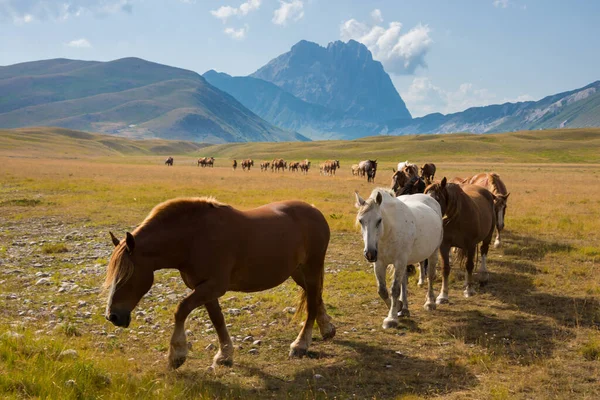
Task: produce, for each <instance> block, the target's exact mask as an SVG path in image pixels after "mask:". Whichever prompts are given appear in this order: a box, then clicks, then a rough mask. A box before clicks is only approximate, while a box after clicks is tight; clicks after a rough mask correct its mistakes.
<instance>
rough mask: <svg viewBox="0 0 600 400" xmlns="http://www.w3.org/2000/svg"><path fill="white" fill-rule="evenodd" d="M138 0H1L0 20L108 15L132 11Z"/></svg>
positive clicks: (56, 18) (59, 19)
mask: <svg viewBox="0 0 600 400" xmlns="http://www.w3.org/2000/svg"><path fill="white" fill-rule="evenodd" d="M135 1H137V0H0V21H1V20H7V19H8V20H12V21H13V22H14V23H23V22H25V23H27V22H31V21H34V20H42V21H43V20H51V21H64V20H66V19H69V18H72V17H79V16H81V15H84V14H92V15H95V16H106V15H109V14H114V13H117V12H127V13H131V12H132V10H133V2H135Z"/></svg>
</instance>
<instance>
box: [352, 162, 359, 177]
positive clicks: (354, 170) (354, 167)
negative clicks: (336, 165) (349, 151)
mask: <svg viewBox="0 0 600 400" xmlns="http://www.w3.org/2000/svg"><path fill="white" fill-rule="evenodd" d="M350 169H351V170H352V176H358V174H359V173H360V169H359V168H358V164H352V167H350Z"/></svg>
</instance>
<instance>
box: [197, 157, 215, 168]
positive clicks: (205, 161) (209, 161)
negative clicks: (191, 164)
mask: <svg viewBox="0 0 600 400" xmlns="http://www.w3.org/2000/svg"><path fill="white" fill-rule="evenodd" d="M214 165H215V158H214V157H201V158H199V159H198V166H199V167H200V166H202V168H204V167H211V168H212V167H214Z"/></svg>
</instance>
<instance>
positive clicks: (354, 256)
mask: <svg viewBox="0 0 600 400" xmlns="http://www.w3.org/2000/svg"><path fill="white" fill-rule="evenodd" d="M446 140H448V139H446ZM3 154H4V155H2V156H0V165H1V166H2V167H1V168H2V169H1V175H0V185H1V186H0V197H1V200H0V260H1V266H0V285H1V287H2V294H1V296H2V297H1V299H2V304H3V307H2V310H1V311H0V326H2V328H0V336H2V335H3V334H5V333H6V332H12V333H17V334H22V335H23V337H21V338H15V337H8V336H6V335H4V336H2V338H1V339H0V366H1V368H0V397H42V398H45V397H52V398H69V397H72V398H76V397H77V398H96V397H103V398H198V397H202V398H217V397H220V398H224V397H235V398H261V399H262V398H378V399H379V398H404V397H406V398H426V397H431V396H439V397H442V398H448V399H464V398H473V399H484V398H492V399H503V398H506V399H509V398H510V399H512V398H544V399H545V398H590V399H592V398H598V397H599V396H600V383H599V381H598V379H599V378H598V376H600V360H599V359H598V354H600V345H599V343H600V332H599V327H600V275H599V273H598V259H599V257H600V237H599V232H600V218H599V214H600V167H599V166H596V165H575V164H572V165H571V164H569V165H567V164H564V165H561V164H547V165H525V164H516V163H507V162H505V161H506V160H504V159H498V160H496V161H494V162H482V161H480V160H479V159H480V158H481V154H478V155H477V157H474V159H476V161H472V159H470V158H469V156H464V157H463V158H462V159H463V162H462V163H454V162H451V161H446V162H436V161H437V160H438V158H443V157H442V156H441V155H440V157H438V156H437V154H435V153H431V154H430V155H428V157H427V159H411V157H406V156H405V155H403V154H399V155H398V157H397V159H398V160H400V159H406V158H409V159H410V160H411V161H415V162H416V161H434V162H436V164H437V167H438V173H437V176H438V177H440V178H441V177H442V176H448V177H454V176H466V175H470V174H474V173H475V172H479V171H491V170H494V171H496V172H497V173H499V174H500V175H501V177H502V178H503V180H504V181H505V182H506V184H507V186H508V188H509V190H510V192H511V197H510V200H509V208H508V213H507V219H506V230H507V232H506V234H505V246H504V247H503V248H502V249H499V250H491V254H490V258H489V265H488V267H489V269H490V283H489V285H488V286H487V287H485V288H482V289H480V290H479V291H478V294H477V295H476V296H475V297H473V298H470V299H464V298H462V295H461V293H462V290H461V288H462V279H463V276H464V274H463V273H462V271H460V270H457V269H453V271H452V273H451V277H452V285H451V287H450V298H451V304H450V305H448V306H440V307H438V309H437V310H436V311H434V312H431V313H428V312H425V311H424V310H423V309H422V308H421V305H422V303H423V301H424V296H425V292H424V289H421V288H418V287H417V286H416V283H415V282H414V280H413V279H411V282H410V288H409V305H410V308H411V311H412V317H411V318H410V319H406V320H403V322H402V326H401V329H399V330H393V331H383V330H382V329H381V327H380V325H381V319H382V318H383V317H384V315H385V313H386V310H385V307H384V305H383V302H382V301H381V300H380V299H379V297H378V295H377V292H376V288H375V279H374V277H373V276H372V271H371V268H370V266H369V265H368V263H367V262H366V261H364V259H363V258H362V241H361V238H360V234H359V233H358V232H357V231H356V228H355V227H354V217H355V209H354V207H353V198H352V194H353V192H354V190H355V189H357V190H359V191H360V193H361V194H362V195H363V196H366V195H368V194H369V192H370V191H371V189H372V188H373V187H374V186H373V185H371V184H367V182H366V181H364V180H361V179H359V178H355V177H352V176H351V174H350V171H349V166H350V163H349V162H344V163H342V169H341V170H340V171H338V175H337V176H336V177H322V176H319V175H318V171H316V169H315V168H313V169H312V170H311V172H310V173H309V175H308V176H302V175H301V174H293V175H292V174H290V173H289V172H287V171H286V172H285V173H284V174H272V173H270V172H267V173H261V172H260V170H259V169H258V168H257V169H253V170H252V171H250V172H242V171H241V170H240V169H238V170H237V171H235V172H233V171H232V170H231V168H230V166H229V163H228V162H227V163H226V164H225V165H226V166H224V167H216V168H213V169H208V168H204V169H203V168H197V167H195V166H193V161H194V159H195V156H192V155H189V156H188V157H187V158H186V157H184V156H178V157H176V160H175V166H174V167H172V168H170V167H165V166H164V165H163V164H162V161H163V157H162V156H139V157H135V158H119V159H118V160H114V159H111V158H100V159H98V158H96V157H92V158H90V157H88V156H85V157H79V158H77V159H52V158H45V157H38V158H36V159H34V160H33V159H31V158H29V154H28V153H27V152H26V151H24V150H20V151H13V152H12V153H11V154H10V155H6V153H3ZM356 154H360V153H359V152H358V151H357V153H356ZM310 156H311V155H310V154H307V155H306V157H308V158H311V157H310ZM360 158H363V157H359V156H358V155H357V156H356V158H355V159H356V160H358V159H360ZM348 161H351V158H348ZM221 165H223V163H221ZM392 166H393V162H392V161H391V160H390V161H388V162H385V163H383V165H382V167H381V168H380V172H378V175H377V184H380V185H382V186H388V185H389V179H390V176H391V167H392ZM388 170H389V172H387V171H388ZM194 195H203V196H204V195H212V196H215V197H216V198H217V199H219V200H221V201H223V202H227V203H230V204H232V205H234V206H236V207H239V208H243V209H247V208H251V207H255V206H257V205H260V204H264V203H266V202H270V201H276V200H281V199H290V198H297V199H301V200H304V201H307V202H309V203H312V204H315V206H317V207H318V208H319V209H320V210H321V211H322V212H323V214H324V215H325V216H326V218H327V220H328V222H329V224H330V226H331V228H332V232H333V234H332V239H331V244H330V249H329V252H328V255H327V260H326V268H327V274H326V286H325V292H324V296H325V301H326V303H327V306H328V309H329V312H330V314H331V315H332V317H333V318H334V323H335V324H336V325H337V328H338V336H337V337H336V338H335V339H334V340H333V341H331V342H322V341H321V340H319V338H318V337H317V336H315V341H314V342H313V345H312V347H311V353H310V357H308V358H305V359H302V360H294V359H292V360H290V359H288V358H287V349H288V346H289V344H290V343H291V341H292V340H293V339H294V338H295V336H296V334H297V332H298V329H299V327H298V322H297V321H292V319H291V316H290V315H289V314H287V313H285V312H284V311H283V309H284V308H285V307H287V306H294V305H295V301H296V293H297V289H296V287H295V285H294V284H293V283H291V282H287V283H286V284H284V285H282V286H281V287H279V288H275V289H273V290H270V291H266V292H262V293H256V294H249V295H247V294H241V293H228V294H227V295H225V296H224V301H223V305H222V306H223V309H224V310H228V309H229V308H239V309H242V308H243V307H245V306H250V308H249V309H248V310H244V312H243V313H242V314H241V315H236V316H234V315H229V314H227V315H226V319H227V322H228V323H231V324H232V326H231V328H230V330H231V333H232V335H234V336H237V337H239V338H240V339H241V338H242V337H244V336H246V335H252V336H254V338H256V339H261V340H262V341H263V343H262V344H261V346H260V347H259V353H258V354H257V355H252V354H249V353H248V349H249V348H250V347H249V346H248V345H247V344H246V343H239V342H236V344H240V345H241V349H238V350H236V355H235V365H234V367H233V368H231V369H228V368H222V369H219V370H218V371H217V372H216V374H211V373H208V372H206V371H205V368H206V367H207V366H208V365H209V364H210V362H211V357H212V356H213V353H214V350H206V349H205V347H206V346H207V345H209V344H210V343H214V342H215V340H216V338H215V334H214V332H213V331H212V330H211V329H210V325H207V323H208V317H207V315H206V313H205V312H204V311H203V310H197V311H195V312H194V313H193V314H192V316H191V318H190V320H189V321H188V329H190V330H191V331H192V333H193V334H192V335H191V336H190V337H189V339H190V341H191V342H192V344H193V349H192V351H191V353H190V359H188V361H187V362H186V364H185V365H184V366H183V367H182V368H181V369H180V370H178V371H177V372H169V371H168V370H167V369H166V350H167V346H168V340H169V336H170V333H171V326H170V325H171V323H172V313H173V311H174V309H175V305H176V302H177V298H180V297H181V295H182V294H184V293H185V292H186V289H185V288H184V286H183V284H182V283H181V282H180V279H179V277H178V275H177V274H175V273H173V272H169V271H165V272H160V273H158V274H157V276H156V283H155V285H161V286H155V288H153V289H152V291H151V293H149V295H147V296H146V297H145V298H144V299H143V300H142V302H141V304H140V305H139V307H138V309H136V311H144V313H145V314H144V315H142V314H139V315H138V314H135V320H134V321H133V322H132V326H131V328H130V329H128V330H118V329H115V328H114V327H113V326H112V325H110V324H109V323H108V322H106V321H105V320H104V319H103V316H102V313H103V310H104V298H103V296H102V295H101V294H100V293H99V292H98V290H97V288H99V287H100V285H101V282H102V278H103V276H102V274H101V271H102V270H103V268H104V267H105V265H106V262H107V259H106V257H107V256H106V255H107V254H110V251H111V246H112V245H111V244H110V240H109V237H108V233H107V231H108V230H109V229H111V230H113V231H116V232H118V234H119V235H122V234H123V233H124V232H125V231H126V230H129V229H131V228H133V227H134V226H135V225H137V224H138V223H139V222H141V220H142V219H143V218H144V216H145V215H146V214H147V213H148V212H149V211H150V209H151V208H152V207H153V206H154V205H155V204H156V203H158V202H160V201H163V200H166V199H169V198H173V197H178V196H194ZM116 232H115V233H116ZM44 240H45V242H42V241H44ZM57 244H63V245H65V246H66V248H67V249H68V251H67V252H64V253H62V252H49V253H46V252H44V250H43V249H44V246H46V248H55V247H54V246H56V245H57ZM56 248H58V247H56ZM36 265H37V266H36ZM15 271H16V272H15ZM39 272H46V273H48V274H49V275H50V276H49V277H47V278H48V279H49V284H48V285H42V284H40V285H35V283H36V282H37V281H38V280H39V279H41V278H40V277H41V275H38V276H36V275H35V274H36V273H39ZM69 284H77V285H78V288H75V289H70V290H65V291H63V292H60V293H59V288H61V287H69V286H68V285H69ZM435 286H436V291H437V290H439V288H440V282H436V285H435ZM171 294H175V295H176V296H170V295H171ZM13 296H14V298H13ZM81 301H83V302H85V304H83V305H82V304H81V303H80V302H81ZM86 312H89V313H90V314H89V315H88V314H86ZM272 323H273V324H272ZM271 324H272V325H271ZM68 348H71V349H75V350H77V352H78V354H79V355H78V358H77V359H76V360H70V359H64V358H62V357H61V356H60V352H61V351H62V350H64V349H68ZM317 375H320V376H322V377H321V378H317V377H316V376H317ZM70 380H73V381H74V383H72V382H71V383H69V382H68V381H70Z"/></svg>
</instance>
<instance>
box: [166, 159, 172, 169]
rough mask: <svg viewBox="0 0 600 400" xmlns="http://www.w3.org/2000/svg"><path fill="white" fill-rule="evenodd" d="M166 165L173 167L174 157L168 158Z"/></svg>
mask: <svg viewBox="0 0 600 400" xmlns="http://www.w3.org/2000/svg"><path fill="white" fill-rule="evenodd" d="M165 165H167V166H169V167H172V166H173V157H167V159H166V160H165Z"/></svg>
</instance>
